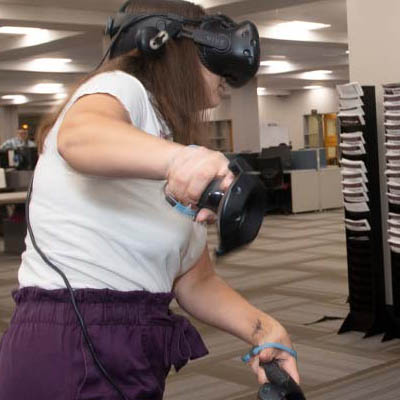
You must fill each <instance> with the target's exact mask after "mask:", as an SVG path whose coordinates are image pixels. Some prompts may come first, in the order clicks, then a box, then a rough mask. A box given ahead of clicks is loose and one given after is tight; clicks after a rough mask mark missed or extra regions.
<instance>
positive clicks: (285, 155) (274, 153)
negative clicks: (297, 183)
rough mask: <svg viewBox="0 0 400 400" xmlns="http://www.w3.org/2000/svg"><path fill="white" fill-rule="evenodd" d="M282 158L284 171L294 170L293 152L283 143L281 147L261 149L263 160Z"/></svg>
mask: <svg viewBox="0 0 400 400" xmlns="http://www.w3.org/2000/svg"><path fill="white" fill-rule="evenodd" d="M274 157H280V159H281V162H282V168H283V170H290V169H292V150H291V148H290V147H289V146H288V145H287V144H285V143H282V144H280V145H279V146H272V147H264V148H262V149H261V158H274Z"/></svg>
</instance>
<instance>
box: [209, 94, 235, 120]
mask: <svg viewBox="0 0 400 400" xmlns="http://www.w3.org/2000/svg"><path fill="white" fill-rule="evenodd" d="M227 119H232V112H231V98H230V97H224V98H223V99H222V101H221V104H220V105H219V106H218V107H217V108H214V109H212V110H210V120H211V121H223V120H227Z"/></svg>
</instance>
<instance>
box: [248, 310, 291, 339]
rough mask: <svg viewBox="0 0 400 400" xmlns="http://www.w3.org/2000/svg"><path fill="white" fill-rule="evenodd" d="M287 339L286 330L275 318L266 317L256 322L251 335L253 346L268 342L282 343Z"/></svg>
mask: <svg viewBox="0 0 400 400" xmlns="http://www.w3.org/2000/svg"><path fill="white" fill-rule="evenodd" d="M286 337H287V332H286V330H285V328H284V327H283V326H282V325H281V324H280V323H279V322H278V321H276V320H275V319H274V318H272V317H269V316H267V315H264V316H262V317H259V318H257V319H256V320H255V322H254V324H253V331H252V334H251V344H252V345H253V346H258V345H261V344H263V343H265V342H266V341H268V342H275V341H278V342H281V341H282V339H283V338H286Z"/></svg>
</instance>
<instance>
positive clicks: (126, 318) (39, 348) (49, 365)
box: [0, 288, 208, 400]
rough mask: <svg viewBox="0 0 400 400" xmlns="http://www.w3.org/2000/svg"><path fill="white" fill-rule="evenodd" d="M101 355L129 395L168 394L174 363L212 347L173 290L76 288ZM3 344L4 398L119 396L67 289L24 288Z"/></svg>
mask: <svg viewBox="0 0 400 400" xmlns="http://www.w3.org/2000/svg"><path fill="white" fill-rule="evenodd" d="M75 296H76V299H77V301H78V305H79V308H80V311H81V313H82V316H83V318H84V320H85V322H86V325H87V327H88V331H89V334H90V337H91V338H92V341H93V344H94V346H95V348H96V350H97V354H98V356H99V358H100V360H101V362H102V363H103V365H104V366H105V368H106V369H107V371H108V372H109V374H110V375H111V376H112V378H113V380H114V382H115V383H116V384H117V385H118V386H119V387H120V389H122V391H123V392H124V394H125V396H126V397H127V398H128V399H129V400H136V399H140V400H142V399H143V400H144V399H152V400H159V399H162V397H163V392H164V387H165V379H166V377H167V375H168V372H169V370H170V368H171V365H173V366H174V367H175V369H176V370H179V369H180V368H182V367H183V366H184V365H185V364H186V363H187V362H188V360H189V359H195V358H199V357H202V356H204V355H206V354H207V353H208V352H207V349H206V347H205V346H204V343H203V341H202V339H201V337H200V335H199V333H198V332H197V331H196V329H195V328H194V327H193V326H192V325H191V324H190V322H189V321H188V320H187V319H186V318H184V317H182V316H179V315H176V314H173V313H172V312H171V311H170V310H169V308H168V306H169V303H170V302H171V300H172V299H173V294H171V293H155V294H154V293H149V292H145V291H133V292H118V291H113V290H108V289H104V290H103V289H102V290H97V289H82V290H76V291H75ZM13 297H14V300H15V302H16V305H17V306H16V309H15V311H14V315H13V317H12V320H11V324H10V327H9V329H8V330H7V332H6V333H5V334H4V336H3V338H2V341H1V343H0V400H27V399H32V400H89V399H90V400H103V399H104V400H106V399H107V400H119V399H120V398H119V397H118V395H117V394H116V393H115V391H114V389H113V388H112V387H111V386H110V384H109V383H108V382H107V381H106V380H105V379H104V378H103V376H102V375H101V373H100V372H99V371H98V369H97V368H96V366H95V364H94V362H93V360H92V357H91V355H90V353H89V351H88V349H87V346H86V343H85V342H84V339H83V336H82V333H81V329H80V326H79V325H78V322H77V317H76V315H75V313H74V310H73V307H72V304H71V301H70V298H69V293H68V291H67V290H64V289H61V290H51V291H48V290H43V289H39V288H23V289H21V290H18V291H15V292H14V293H13Z"/></svg>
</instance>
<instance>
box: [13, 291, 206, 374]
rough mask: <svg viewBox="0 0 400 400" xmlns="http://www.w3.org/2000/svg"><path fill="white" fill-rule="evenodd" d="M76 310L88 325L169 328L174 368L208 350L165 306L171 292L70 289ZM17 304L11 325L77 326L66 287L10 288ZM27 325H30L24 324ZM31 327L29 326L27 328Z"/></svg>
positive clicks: (190, 327)
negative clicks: (13, 289)
mask: <svg viewBox="0 0 400 400" xmlns="http://www.w3.org/2000/svg"><path fill="white" fill-rule="evenodd" d="M74 295H75V298H76V300H77V303H78V307H79V310H80V312H81V314H82V317H83V319H84V321H85V324H86V325H87V326H90V325H158V326H160V325H163V326H169V327H171V328H172V330H171V332H172V333H171V335H170V339H169V340H170V344H169V347H170V352H171V355H170V358H171V363H172V364H173V365H174V366H175V369H176V370H177V371H178V370H179V369H180V368H182V367H183V366H184V365H185V364H186V363H187V361H188V360H189V359H192V360H193V359H195V358H199V357H202V356H204V355H206V354H207V353H208V351H207V348H206V347H205V345H204V343H203V341H202V339H201V337H200V334H199V333H198V332H197V330H196V328H195V327H194V326H193V325H192V324H191V323H190V322H189V320H188V319H187V318H185V317H184V316H182V315H178V314H174V313H172V312H171V311H170V310H169V308H168V306H169V304H170V302H171V300H172V299H173V298H174V295H173V294H172V293H150V292H146V291H132V292H119V291H115V290H109V289H100V290H99V289H79V290H75V291H74ZM13 297H14V300H15V302H16V304H17V307H16V309H15V311H14V315H13V317H12V321H11V325H13V324H14V325H17V326H18V325H19V326H20V327H21V326H22V325H21V324H29V323H33V324H37V323H46V324H62V325H67V324H68V325H75V326H76V327H78V319H77V317H76V314H75V312H74V308H73V305H72V303H71V298H70V294H69V291H68V290H67V289H60V290H44V289H40V288H33V287H27V288H23V289H20V290H17V291H14V292H13ZM28 329H30V327H28ZM30 330H31V329H30Z"/></svg>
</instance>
